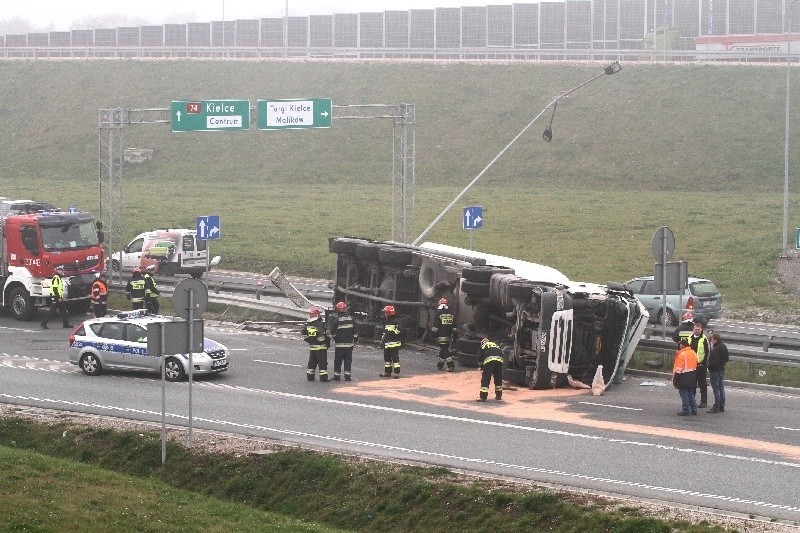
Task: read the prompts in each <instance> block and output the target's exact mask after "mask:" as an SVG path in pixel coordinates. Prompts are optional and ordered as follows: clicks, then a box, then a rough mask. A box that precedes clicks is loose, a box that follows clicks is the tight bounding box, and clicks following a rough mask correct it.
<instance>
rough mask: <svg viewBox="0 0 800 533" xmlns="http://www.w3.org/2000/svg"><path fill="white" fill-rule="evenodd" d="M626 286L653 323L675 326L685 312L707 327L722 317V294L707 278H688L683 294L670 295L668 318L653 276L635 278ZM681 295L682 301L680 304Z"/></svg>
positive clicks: (668, 298)
mask: <svg viewBox="0 0 800 533" xmlns="http://www.w3.org/2000/svg"><path fill="white" fill-rule="evenodd" d="M625 286H626V287H627V288H628V289H629V290H630V291H631V292H632V293H633V295H634V296H636V298H637V299H638V300H639V301H640V302H642V305H644V306H645V307H646V308H647V311H648V312H649V313H650V322H655V323H657V324H666V325H667V326H675V325H677V324H678V322H679V321H680V317H681V316H683V313H685V312H686V311H689V312H691V313H692V314H693V315H694V317H695V319H696V320H699V321H700V322H702V323H703V324H707V323H708V321H709V320H711V319H712V318H721V317H722V295H721V294H720V293H719V290H718V289H717V286H716V285H714V282H713V281H711V280H708V279H705V278H696V277H692V276H690V277H689V283H688V287H687V288H686V290H685V291H684V293H683V295H681V294H678V293H674V294H673V293H670V294H667V309H666V316H665V315H664V309H663V305H662V295H661V292H660V291H659V292H656V287H655V281H654V280H653V276H641V277H638V278H634V279H632V280H630V281H628V282H627V283H625ZM681 296H682V297H683V302H682V304H683V305H681Z"/></svg>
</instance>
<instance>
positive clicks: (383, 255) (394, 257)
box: [378, 246, 414, 266]
mask: <svg viewBox="0 0 800 533" xmlns="http://www.w3.org/2000/svg"><path fill="white" fill-rule="evenodd" d="M413 256H414V254H413V253H412V252H411V250H407V249H405V248H400V247H395V246H389V247H385V248H381V249H380V251H379V252H378V260H379V261H380V262H381V264H383V265H387V266H406V265H410V264H411V259H412V257H413Z"/></svg>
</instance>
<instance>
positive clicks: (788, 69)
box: [781, 0, 798, 258]
mask: <svg viewBox="0 0 800 533" xmlns="http://www.w3.org/2000/svg"><path fill="white" fill-rule="evenodd" d="M797 1H798V0H792V3H791V4H789V5H788V7H787V8H786V13H785V15H784V16H785V17H786V132H785V134H784V143H783V247H782V250H781V258H786V257H789V249H788V242H787V241H788V230H789V228H788V226H789V95H790V91H789V88H790V86H791V67H792V40H791V39H792V7H793V6H794V5H795V4H796V3H797Z"/></svg>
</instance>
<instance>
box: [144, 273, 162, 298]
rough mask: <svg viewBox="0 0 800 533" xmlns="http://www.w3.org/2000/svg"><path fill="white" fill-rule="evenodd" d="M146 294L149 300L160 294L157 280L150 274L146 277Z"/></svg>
mask: <svg viewBox="0 0 800 533" xmlns="http://www.w3.org/2000/svg"><path fill="white" fill-rule="evenodd" d="M144 294H145V296H147V297H148V298H155V297H156V296H158V295H159V294H161V293H160V292H158V285H156V280H155V278H154V277H153V276H151V275H150V274H145V275H144Z"/></svg>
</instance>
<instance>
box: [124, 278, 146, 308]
mask: <svg viewBox="0 0 800 533" xmlns="http://www.w3.org/2000/svg"><path fill="white" fill-rule="evenodd" d="M144 294H145V281H144V278H143V277H141V276H138V277H133V278H131V280H130V281H129V282H128V284H127V285H126V286H125V295H126V296H127V297H128V298H129V299H130V301H132V302H143V301H144Z"/></svg>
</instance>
